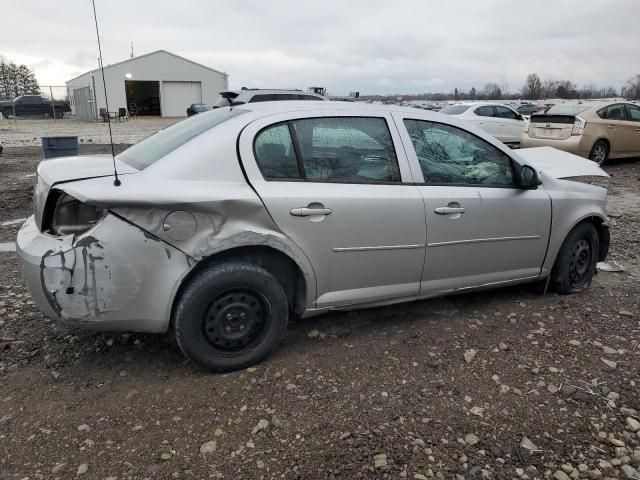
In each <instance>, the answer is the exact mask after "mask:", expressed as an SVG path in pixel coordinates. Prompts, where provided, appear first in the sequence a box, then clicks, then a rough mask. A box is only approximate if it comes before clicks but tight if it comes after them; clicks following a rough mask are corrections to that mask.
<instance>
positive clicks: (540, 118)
mask: <svg viewBox="0 0 640 480" xmlns="http://www.w3.org/2000/svg"><path fill="white" fill-rule="evenodd" d="M575 121H576V117H575V115H548V114H547V115H531V118H530V119H529V137H531V138H543V139H547V140H566V139H567V138H569V137H570V136H571V132H572V130H573V124H574V123H575Z"/></svg>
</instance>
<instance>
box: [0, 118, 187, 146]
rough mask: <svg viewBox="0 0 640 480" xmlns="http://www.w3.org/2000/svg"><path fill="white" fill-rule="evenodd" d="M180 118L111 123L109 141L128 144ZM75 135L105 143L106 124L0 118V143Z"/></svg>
mask: <svg viewBox="0 0 640 480" xmlns="http://www.w3.org/2000/svg"><path fill="white" fill-rule="evenodd" d="M180 120H183V118H162V117H138V118H135V119H131V120H129V121H128V122H112V123H111V129H112V132H113V141H114V143H118V144H132V143H137V142H139V141H140V140H142V139H144V138H146V137H148V136H149V135H151V134H153V133H155V132H157V131H158V130H161V129H163V128H166V127H168V126H169V125H172V124H174V123H176V122H179V121H180ZM69 135H71V136H77V137H78V141H79V142H80V143H97V144H104V143H109V127H108V125H107V124H106V123H104V122H102V121H98V122H84V121H81V120H76V119H74V118H63V119H60V120H54V119H46V118H29V117H25V118H15V119H14V118H10V119H3V120H0V145H2V146H4V147H21V146H28V145H33V146H36V145H41V140H40V137H52V136H69Z"/></svg>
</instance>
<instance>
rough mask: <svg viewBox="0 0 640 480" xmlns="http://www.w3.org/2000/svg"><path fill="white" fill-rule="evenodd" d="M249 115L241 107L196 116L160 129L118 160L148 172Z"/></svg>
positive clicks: (128, 150) (126, 151)
mask: <svg viewBox="0 0 640 480" xmlns="http://www.w3.org/2000/svg"><path fill="white" fill-rule="evenodd" d="M246 112H247V110H240V109H237V108H234V109H229V108H219V109H216V110H212V111H209V112H206V113H201V114H200V115H194V116H192V117H189V118H188V119H186V120H182V121H181V122H178V123H176V124H174V125H171V126H170V127H168V128H165V129H164V130H160V131H159V132H157V133H154V134H153V135H151V136H150V137H148V138H145V139H144V140H143V141H141V142H140V143H138V144H136V145H133V146H132V147H130V148H128V149H126V150H125V151H124V152H122V153H121V154H120V155H118V160H122V161H123V162H124V163H126V164H127V165H130V166H132V167H133V168H137V169H138V170H144V169H145V168H147V167H148V166H149V165H151V164H153V163H155V162H157V161H158V160H160V159H161V158H162V157H164V156H165V155H167V154H168V153H170V152H172V151H173V150H175V149H176V148H178V147H179V146H181V145H184V144H185V143H187V142H188V141H189V140H191V139H192V138H194V137H197V136H198V135H200V134H201V133H203V132H205V131H207V130H209V129H210V128H213V127H215V126H216V125H219V124H221V123H222V122H224V121H226V120H229V119H230V118H233V117H236V116H238V115H241V114H243V113H246Z"/></svg>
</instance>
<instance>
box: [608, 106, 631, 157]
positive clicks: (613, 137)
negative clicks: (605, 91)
mask: <svg viewBox="0 0 640 480" xmlns="http://www.w3.org/2000/svg"><path fill="white" fill-rule="evenodd" d="M602 118H604V120H605V122H606V129H607V135H608V136H609V143H610V145H611V151H610V154H612V155H627V154H629V153H630V152H631V149H632V145H633V134H634V133H635V132H634V131H633V123H632V122H628V121H627V115H626V112H625V108H624V105H623V104H621V103H616V104H614V105H609V106H608V107H606V108H605V109H604V116H603V117H602Z"/></svg>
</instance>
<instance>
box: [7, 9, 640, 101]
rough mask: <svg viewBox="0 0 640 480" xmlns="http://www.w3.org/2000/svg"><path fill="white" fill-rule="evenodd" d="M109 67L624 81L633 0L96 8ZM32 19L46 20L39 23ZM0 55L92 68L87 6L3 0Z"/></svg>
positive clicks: (46, 71)
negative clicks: (147, 62)
mask: <svg viewBox="0 0 640 480" xmlns="http://www.w3.org/2000/svg"><path fill="white" fill-rule="evenodd" d="M96 4H97V9H98V19H99V21H100V29H101V34H102V35H101V36H102V45H103V54H104V62H105V64H109V63H115V62H117V61H120V60H124V59H126V58H128V56H129V51H130V42H131V41H133V43H134V48H135V51H136V53H137V54H143V53H147V52H150V51H153V50H158V49H165V50H169V51H172V52H175V53H177V54H179V55H183V56H185V57H187V58H191V59H193V60H195V61H197V62H200V63H204V64H205V65H209V66H211V67H213V68H216V69H219V70H224V71H226V72H228V73H229V75H230V77H229V78H230V84H231V87H234V88H239V87H241V86H251V87H297V88H303V89H304V88H306V87H308V86H310V85H322V86H326V87H327V88H328V89H329V90H330V91H331V92H333V93H336V94H345V93H347V92H349V91H352V90H359V91H360V92H363V93H417V92H424V91H438V90H439V91H451V90H453V88H455V87H457V88H459V89H460V90H468V89H469V88H471V87H472V86H475V87H476V88H481V87H482V86H483V85H484V84H485V83H486V82H489V81H495V82H498V83H499V84H501V85H502V84H507V85H508V86H509V88H510V89H511V90H512V91H515V90H517V89H518V88H519V87H520V86H521V85H522V83H523V82H524V78H525V77H526V75H527V74H528V73H530V72H533V71H535V72H537V73H538V74H540V75H541V76H542V77H543V78H554V79H558V78H568V79H571V80H572V81H574V82H576V83H577V84H578V85H582V84H585V83H595V84H597V85H600V86H606V85H614V86H618V87H619V86H621V85H622V84H624V82H625V81H626V79H627V78H629V77H630V76H631V75H633V74H636V73H638V72H637V69H638V65H637V63H634V61H635V58H636V56H637V46H638V45H640V29H638V28H637V20H636V19H637V18H638V14H639V13H640V4H639V3H638V2H637V1H636V0H618V1H616V2H615V3H613V4H612V3H610V2H602V1H600V0H582V1H579V0H564V1H556V0H537V1H536V2H513V1H511V0H482V1H478V0H447V1H446V2H445V1H441V0H431V1H427V0H401V1H395V2H389V1H388V0H384V1H383V0H368V1H367V0H350V1H349V2H345V1H338V0H325V1H323V2H321V3H320V4H318V3H312V2H300V1H299V0H295V1H294V0H270V1H268V2H265V1H258V0H255V1H254V0H235V1H233V2H228V1H227V2H222V1H219V0H218V1H201V0H181V1H180V2H157V1H151V0H136V1H135V2H132V1H130V0H127V1H124V0H96ZM33 12H37V15H34V14H33ZM3 13H4V16H5V17H6V18H16V19H26V18H28V19H29V20H28V27H29V32H28V34H25V33H24V28H25V25H24V23H23V22H21V21H17V22H6V23H5V25H4V27H3V45H2V48H3V49H4V51H3V52H0V53H2V54H4V55H5V56H7V57H10V58H14V59H15V60H16V61H20V62H22V63H27V64H29V65H32V66H33V67H34V68H35V70H36V75H37V76H38V78H39V80H40V81H41V83H43V84H49V83H54V84H63V83H64V82H65V81H66V80H68V79H69V78H71V77H73V76H75V75H77V74H79V73H82V72H84V71H87V70H90V69H93V68H95V66H96V63H97V61H96V57H97V47H96V46H95V30H94V28H95V27H94V24H93V16H92V15H93V14H92V11H91V3H90V1H89V0H69V1H65V2H62V3H61V2H54V3H52V2H41V1H37V0H21V1H20V2H8V4H7V5H5V8H4V10H3Z"/></svg>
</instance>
